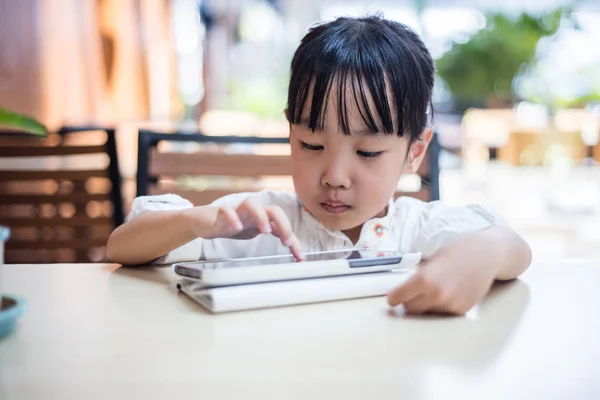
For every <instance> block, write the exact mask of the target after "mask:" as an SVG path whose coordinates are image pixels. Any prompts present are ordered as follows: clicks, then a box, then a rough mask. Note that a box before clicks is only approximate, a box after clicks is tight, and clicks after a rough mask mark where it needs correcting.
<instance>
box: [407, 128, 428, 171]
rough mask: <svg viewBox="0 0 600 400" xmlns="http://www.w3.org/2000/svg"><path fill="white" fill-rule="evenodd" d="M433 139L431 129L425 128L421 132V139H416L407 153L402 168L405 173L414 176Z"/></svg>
mask: <svg viewBox="0 0 600 400" xmlns="http://www.w3.org/2000/svg"><path fill="white" fill-rule="evenodd" d="M432 137H433V128H431V127H427V128H425V129H423V132H421V137H420V138H419V139H417V140H416V141H415V142H414V143H413V144H412V145H411V146H410V149H409V151H408V157H407V160H406V164H405V165H406V166H405V167H404V172H405V173H410V174H415V173H417V171H418V170H419V167H420V166H421V163H422V162H423V159H424V158H425V155H426V154H427V148H428V147H429V143H431V138H432Z"/></svg>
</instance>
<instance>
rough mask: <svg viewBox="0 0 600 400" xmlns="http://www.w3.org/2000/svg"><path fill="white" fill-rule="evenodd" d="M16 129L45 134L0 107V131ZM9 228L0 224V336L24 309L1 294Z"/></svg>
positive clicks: (10, 328)
mask: <svg viewBox="0 0 600 400" xmlns="http://www.w3.org/2000/svg"><path fill="white" fill-rule="evenodd" d="M6 130H8V131H13V132H14V131H17V132H23V133H24V134H31V135H36V136H46V134H47V131H46V128H45V127H44V125H42V124H40V123H39V122H38V121H36V120H34V119H32V118H29V117H27V116H25V115H22V114H18V113H14V112H10V111H7V110H3V109H1V108H0V132H4V131H6ZM9 235H10V230H9V229H8V227H6V226H2V225H0V338H1V337H3V336H7V335H8V334H10V333H11V332H12V331H13V330H14V328H15V324H16V319H17V317H18V316H19V315H20V314H21V313H22V312H23V311H24V307H25V303H24V301H23V300H22V299H19V298H18V297H14V296H10V297H9V296H3V295H2V271H1V269H2V266H3V265H4V242H6V240H8V237H9Z"/></svg>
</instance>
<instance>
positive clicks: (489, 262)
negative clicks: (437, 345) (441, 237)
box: [388, 226, 531, 314]
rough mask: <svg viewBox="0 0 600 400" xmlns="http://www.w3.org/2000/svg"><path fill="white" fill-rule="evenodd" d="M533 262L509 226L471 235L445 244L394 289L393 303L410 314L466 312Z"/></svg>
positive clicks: (523, 243) (518, 237)
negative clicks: (497, 282)
mask: <svg viewBox="0 0 600 400" xmlns="http://www.w3.org/2000/svg"><path fill="white" fill-rule="evenodd" d="M530 263H531V250H530V248H529V246H528V245H527V243H526V242H525V240H523V239H522V238H521V237H520V236H519V235H518V234H516V233H515V232H514V231H513V230H511V229H510V228H507V227H502V226H494V227H490V228H487V229H484V230H481V231H478V232H475V233H470V234H467V235H465V236H463V237H461V238H459V239H457V240H456V241H455V242H453V243H452V244H450V245H448V246H446V247H444V248H442V249H441V250H439V251H438V252H437V253H435V254H434V255H433V256H432V257H431V258H430V259H429V260H427V261H426V262H425V263H424V264H423V265H422V267H421V268H420V269H419V271H417V273H415V275H414V276H413V277H411V278H410V279H409V280H407V281H406V282H405V283H404V284H403V285H401V286H399V287H397V288H395V289H393V290H392V291H390V292H389V293H388V302H389V304H390V305H392V306H395V305H399V304H403V305H404V308H405V309H406V311H408V312H410V313H423V312H442V313H451V314H464V313H466V312H467V311H468V310H469V309H471V307H473V306H474V305H475V304H476V303H477V302H479V301H480V300H481V299H482V298H483V297H484V296H485V295H486V293H487V292H488V290H489V289H490V287H491V285H492V283H493V282H494V280H496V279H498V280H510V279H514V278H516V277H517V276H519V275H520V274H521V273H522V272H523V271H525V270H526V269H527V267H528V266H529V264H530Z"/></svg>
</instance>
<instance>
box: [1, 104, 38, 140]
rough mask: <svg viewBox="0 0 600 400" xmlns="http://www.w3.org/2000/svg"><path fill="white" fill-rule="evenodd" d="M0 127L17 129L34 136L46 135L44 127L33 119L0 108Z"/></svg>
mask: <svg viewBox="0 0 600 400" xmlns="http://www.w3.org/2000/svg"><path fill="white" fill-rule="evenodd" d="M0 128H8V129H9V130H17V131H22V132H25V133H30V134H32V135H36V136H46V135H47V133H48V132H47V131H46V127H45V126H44V125H42V124H40V123H39V122H37V121H36V120H35V119H33V118H30V117H27V116H25V115H22V114H18V113H14V112H11V111H8V110H4V109H1V108H0Z"/></svg>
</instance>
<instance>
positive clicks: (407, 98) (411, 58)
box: [286, 15, 435, 143]
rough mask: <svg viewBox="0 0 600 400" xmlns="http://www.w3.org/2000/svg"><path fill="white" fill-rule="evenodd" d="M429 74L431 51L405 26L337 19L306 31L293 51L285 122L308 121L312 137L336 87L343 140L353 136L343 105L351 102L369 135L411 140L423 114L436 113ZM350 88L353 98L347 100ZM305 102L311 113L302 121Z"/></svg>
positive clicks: (320, 126) (373, 18) (424, 117)
mask: <svg viewBox="0 0 600 400" xmlns="http://www.w3.org/2000/svg"><path fill="white" fill-rule="evenodd" d="M434 71H435V67H434V64H433V59H432V58H431V54H430V53H429V50H427V48H426V47H425V44H424V43H423V42H422V40H421V39H420V38H419V36H418V35H417V34H416V33H415V32H413V31H412V30H411V29H410V28H408V27H407V26H406V25H403V24H401V23H399V22H394V21H389V20H386V19H384V18H382V17H381V16H379V15H376V16H368V17H363V18H346V17H344V18H338V19H336V20H334V21H331V22H327V23H323V24H319V25H317V26H315V27H313V28H311V29H310V30H309V32H308V33H307V34H306V36H304V38H303V39H302V41H301V43H300V46H299V47H298V49H297V50H296V52H295V54H294V57H293V59H292V66H291V77H290V85H289V89H288V106H287V113H286V117H287V119H288V122H289V123H290V124H300V123H307V124H308V127H309V128H310V129H311V130H312V131H315V130H322V129H323V128H324V118H323V116H324V114H325V107H326V105H327V101H328V98H329V95H330V92H331V88H332V86H334V85H336V89H337V90H336V91H335V93H337V97H338V99H337V100H338V118H339V121H340V124H341V128H342V132H343V133H344V134H345V135H350V126H349V119H348V106H347V104H348V103H347V101H354V102H355V104H356V106H357V108H358V110H359V111H360V115H361V117H362V120H363V121H364V123H365V125H366V127H367V128H368V130H369V131H370V132H372V133H380V132H383V133H388V134H391V133H394V132H396V133H397V134H398V136H400V137H404V136H405V135H406V134H408V135H409V140H410V142H411V143H412V142H413V141H414V140H416V139H418V138H419V137H420V134H421V132H422V131H423V129H424V128H425V127H426V126H427V122H428V114H429V113H430V114H431V116H432V115H433V107H432V104H431V94H432V90H433V84H434ZM349 89H350V90H351V93H352V94H353V99H348V100H347V99H346V94H347V91H349ZM390 96H391V97H392V98H391V99H389V97H390ZM309 97H310V100H309ZM369 97H370V98H371V99H372V103H373V104H374V106H375V110H374V111H375V112H376V114H374V113H373V110H371V107H369V104H368V99H369ZM390 100H391V101H390ZM307 102H308V103H309V105H310V110H308V111H309V112H308V115H304V116H303V111H304V109H305V107H306V106H307ZM390 104H391V105H392V109H390ZM428 107H429V108H430V109H429V111H428ZM394 113H395V114H394ZM303 118H307V120H303Z"/></svg>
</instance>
